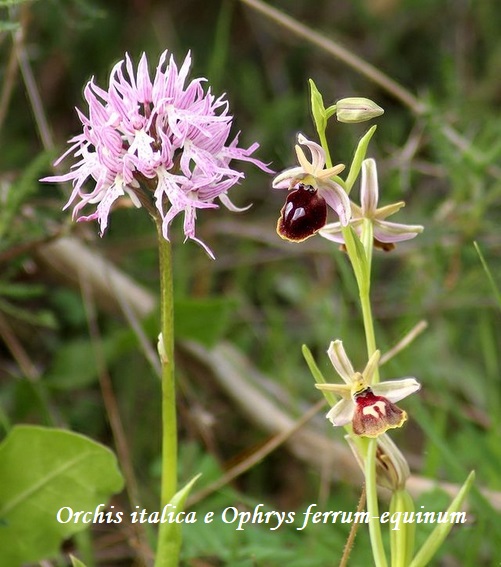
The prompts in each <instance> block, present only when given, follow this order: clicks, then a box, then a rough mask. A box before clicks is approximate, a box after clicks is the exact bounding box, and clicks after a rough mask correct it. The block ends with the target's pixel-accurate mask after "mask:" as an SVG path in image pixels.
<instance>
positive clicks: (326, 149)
mask: <svg viewBox="0 0 501 567" xmlns="http://www.w3.org/2000/svg"><path fill="white" fill-rule="evenodd" d="M317 132H318V138H319V140H320V145H321V146H322V148H323V150H324V152H325V167H326V168H327V169H329V168H330V167H332V158H331V153H330V151H329V144H328V143H327V138H326V136H325V128H324V129H320V128H319V129H318V130H317Z"/></svg>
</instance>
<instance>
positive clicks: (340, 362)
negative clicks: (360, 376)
mask: <svg viewBox="0 0 501 567" xmlns="http://www.w3.org/2000/svg"><path fill="white" fill-rule="evenodd" d="M327 354H328V356H329V358H330V361H331V362H332V366H334V368H335V369H336V372H337V373H338V374H339V376H341V378H342V379H343V380H344V381H345V382H346V384H350V385H351V383H352V382H353V375H354V374H355V370H354V369H353V366H352V364H351V362H350V359H349V358H348V355H347V354H346V351H345V350H344V346H343V342H342V341H340V340H336V341H332V342H331V344H330V345H329V348H328V350H327Z"/></svg>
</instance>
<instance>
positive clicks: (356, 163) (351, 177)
mask: <svg viewBox="0 0 501 567" xmlns="http://www.w3.org/2000/svg"><path fill="white" fill-rule="evenodd" d="M376 128H377V126H372V128H369V130H367V132H366V133H365V134H364V136H363V137H362V138H361V139H360V141H359V142H358V146H357V149H356V150H355V155H354V156H353V161H352V162H351V165H350V171H349V173H348V177H347V178H346V182H345V187H346V192H347V193H348V194H349V193H350V191H351V188H352V187H353V184H354V183H355V181H356V180H357V177H358V176H359V174H360V169H361V168H362V162H363V161H364V159H365V155H366V154H367V148H368V147H369V142H370V141H371V138H372V136H373V135H374V132H375V131H376Z"/></svg>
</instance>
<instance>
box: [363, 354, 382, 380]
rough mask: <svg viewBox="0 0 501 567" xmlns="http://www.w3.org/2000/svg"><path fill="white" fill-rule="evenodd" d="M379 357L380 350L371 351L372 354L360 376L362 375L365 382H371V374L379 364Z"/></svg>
mask: <svg viewBox="0 0 501 567" xmlns="http://www.w3.org/2000/svg"><path fill="white" fill-rule="evenodd" d="M380 358H381V352H380V351H379V350H376V351H374V352H373V353H372V356H371V357H370V358H369V361H368V362H367V365H366V367H365V370H364V371H363V373H362V376H363V377H364V381H365V383H366V384H370V383H371V380H372V376H373V375H374V372H375V371H376V369H377V367H378V365H379V359H380Z"/></svg>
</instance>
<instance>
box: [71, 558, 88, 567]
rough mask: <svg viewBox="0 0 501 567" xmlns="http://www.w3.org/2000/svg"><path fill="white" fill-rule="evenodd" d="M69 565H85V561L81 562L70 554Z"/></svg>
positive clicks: (74, 566)
mask: <svg viewBox="0 0 501 567" xmlns="http://www.w3.org/2000/svg"><path fill="white" fill-rule="evenodd" d="M70 559H71V567H86V566H85V563H82V561H80V559H77V558H76V557H75V556H74V555H70Z"/></svg>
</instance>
